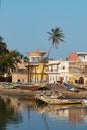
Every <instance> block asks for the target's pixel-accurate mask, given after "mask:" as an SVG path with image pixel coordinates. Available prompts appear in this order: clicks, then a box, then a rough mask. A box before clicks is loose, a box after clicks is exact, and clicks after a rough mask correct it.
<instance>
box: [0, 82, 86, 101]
mask: <svg viewBox="0 0 87 130" xmlns="http://www.w3.org/2000/svg"><path fill="white" fill-rule="evenodd" d="M49 87H50V88H51V90H54V91H58V92H59V93H61V94H62V95H63V96H64V98H71V99H73V98H75V99H78V98H79V99H82V98H85V99H86V98H87V90H85V89H79V91H78V92H72V91H68V90H66V89H65V88H64V87H63V86H62V85H61V84H60V85H55V84H53V85H50V86H49ZM44 91H46V92H49V91H50V90H44ZM42 92H43V90H37V91H32V90H21V89H20V88H16V89H12V88H9V89H8V88H3V87H0V94H3V95H10V96H28V97H34V96H35V95H36V94H40V93H42Z"/></svg>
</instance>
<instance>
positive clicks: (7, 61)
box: [0, 36, 23, 76]
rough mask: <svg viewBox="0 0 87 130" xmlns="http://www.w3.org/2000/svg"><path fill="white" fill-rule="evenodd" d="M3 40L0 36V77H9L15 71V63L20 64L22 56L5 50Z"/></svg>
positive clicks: (14, 51) (15, 51) (5, 46)
mask: <svg viewBox="0 0 87 130" xmlns="http://www.w3.org/2000/svg"><path fill="white" fill-rule="evenodd" d="M3 40H4V39H3V38H2V37H1V36H0V75H2V76H4V74H7V75H11V73H12V72H13V70H15V68H16V66H17V63H18V62H21V59H22V58H23V55H22V54H21V53H19V52H18V51H17V50H12V51H10V50H9V49H7V45H6V43H4V42H3Z"/></svg>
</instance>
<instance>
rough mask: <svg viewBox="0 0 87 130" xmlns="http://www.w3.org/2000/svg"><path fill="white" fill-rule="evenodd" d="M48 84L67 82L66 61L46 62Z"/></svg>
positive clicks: (67, 63)
mask: <svg viewBox="0 0 87 130" xmlns="http://www.w3.org/2000/svg"><path fill="white" fill-rule="evenodd" d="M48 68H49V69H48V78H49V83H57V82H58V81H60V82H62V81H63V80H65V81H68V73H69V71H68V70H69V69H68V68H69V62H68V61H66V60H50V61H49V62H48Z"/></svg>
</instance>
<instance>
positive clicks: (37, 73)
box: [12, 50, 48, 83]
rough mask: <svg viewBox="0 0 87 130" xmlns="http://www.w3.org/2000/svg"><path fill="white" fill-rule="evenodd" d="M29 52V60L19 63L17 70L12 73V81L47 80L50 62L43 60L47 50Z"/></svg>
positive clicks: (30, 81) (35, 81) (36, 81)
mask: <svg viewBox="0 0 87 130" xmlns="http://www.w3.org/2000/svg"><path fill="white" fill-rule="evenodd" d="M27 54H28V58H29V61H28V62H27V63H25V62H24V61H22V62H21V63H19V64H18V65H17V68H16V71H15V72H14V73H13V74H12V82H17V81H20V82H26V83H27V82H29V83H38V82H41V81H47V80H48V74H47V71H48V64H47V63H45V64H44V63H43V62H42V60H43V56H44V55H45V54H46V52H45V51H39V50H34V51H31V52H28V53H27ZM43 67H44V72H43ZM42 72H43V73H42Z"/></svg>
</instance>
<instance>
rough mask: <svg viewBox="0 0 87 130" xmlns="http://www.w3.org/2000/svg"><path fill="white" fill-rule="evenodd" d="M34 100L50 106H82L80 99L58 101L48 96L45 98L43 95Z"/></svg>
mask: <svg viewBox="0 0 87 130" xmlns="http://www.w3.org/2000/svg"><path fill="white" fill-rule="evenodd" d="M36 100H38V101H41V102H43V103H46V104H52V105H67V104H82V101H81V100H80V99H62V98H61V99H60V98H52V97H50V96H49V97H47V96H43V95H37V96H36Z"/></svg>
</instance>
